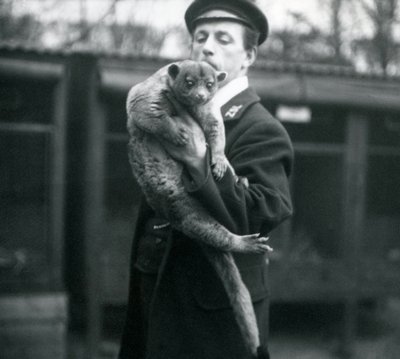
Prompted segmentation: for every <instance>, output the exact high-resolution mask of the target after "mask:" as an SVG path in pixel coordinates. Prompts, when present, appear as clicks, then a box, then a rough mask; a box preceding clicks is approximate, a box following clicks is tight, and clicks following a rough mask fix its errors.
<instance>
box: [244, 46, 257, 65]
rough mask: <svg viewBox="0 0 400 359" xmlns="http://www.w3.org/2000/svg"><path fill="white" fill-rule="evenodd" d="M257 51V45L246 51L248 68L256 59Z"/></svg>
mask: <svg viewBox="0 0 400 359" xmlns="http://www.w3.org/2000/svg"><path fill="white" fill-rule="evenodd" d="M257 52H258V48H257V47H252V48H251V49H248V50H247V51H246V61H245V67H246V68H249V67H250V66H251V65H253V63H254V61H256V57H257Z"/></svg>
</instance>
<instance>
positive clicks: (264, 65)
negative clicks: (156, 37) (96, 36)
mask: <svg viewBox="0 0 400 359" xmlns="http://www.w3.org/2000/svg"><path fill="white" fill-rule="evenodd" d="M2 51H3V52H14V53H19V54H23V53H26V54H33V55H47V56H61V57H64V56H70V55H71V54H74V53H82V54H89V55H93V56H97V57H99V58H104V59H115V60H120V61H124V60H127V61H132V60H139V61H140V60H145V61H150V62H153V63H157V62H159V63H166V62H169V61H170V62H172V61H174V60H171V59H165V58H160V57H152V56H145V55H138V54H134V53H123V52H110V51H104V50H96V49H92V48H88V47H74V48H70V49H50V48H40V47H37V46H31V45H27V44H19V43H4V42H3V43H0V52H2ZM175 61H176V60H175ZM254 68H255V69H257V70H264V71H268V72H281V73H298V74H312V75H321V76H335V77H346V78H349V77H350V78H358V79H368V80H374V79H377V80H380V81H382V80H383V81H400V76H387V75H384V74H379V73H360V72H357V71H356V70H355V69H353V68H352V67H349V66H338V65H331V64H317V63H297V62H285V61H265V60H259V61H257V62H256V64H255V66H254Z"/></svg>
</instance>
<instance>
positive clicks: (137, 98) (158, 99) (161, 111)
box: [127, 60, 267, 357]
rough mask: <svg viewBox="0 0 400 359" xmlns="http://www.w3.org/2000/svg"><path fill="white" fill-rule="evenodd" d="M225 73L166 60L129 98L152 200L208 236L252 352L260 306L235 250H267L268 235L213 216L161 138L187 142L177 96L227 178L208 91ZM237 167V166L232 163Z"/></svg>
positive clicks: (143, 182) (135, 158)
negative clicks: (238, 230) (191, 191)
mask: <svg viewBox="0 0 400 359" xmlns="http://www.w3.org/2000/svg"><path fill="white" fill-rule="evenodd" d="M224 78H225V74H221V73H218V72H217V71H215V70H214V69H213V68H212V67H211V66H210V65H208V64H207V63H204V62H194V61H191V60H185V61H182V62H179V63H174V64H171V65H168V66H166V67H164V68H162V69H161V70H159V71H158V72H156V73H155V74H154V75H153V76H151V77H150V78H148V79H147V80H145V81H144V82H142V83H140V84H138V85H136V86H134V87H133V88H132V89H131V90H130V91H129V94H128V98H127V114H128V122H127V128H128V131H129V134H130V140H129V145H128V149H129V160H130V164H131V167H132V171H133V173H134V176H135V177H136V179H137V181H138V183H139V185H140V186H141V188H142V190H143V192H144V194H145V196H146V199H147V201H148V203H149V205H150V206H151V207H152V208H153V209H154V210H155V211H156V213H158V214H159V215H161V216H163V217H164V218H166V219H167V220H168V221H170V223H171V225H172V227H173V228H175V229H177V230H179V231H181V232H182V233H184V234H185V235H187V236H188V237H190V238H193V239H195V240H197V241H199V243H201V244H202V248H203V250H204V252H205V254H206V256H207V258H208V260H209V261H210V262H211V264H212V265H213V266H214V268H215V270H216V272H217V274H218V275H219V277H220V278H221V280H222V283H223V285H224V287H225V290H226V292H227V295H228V297H229V299H230V302H231V305H232V307H233V310H234V313H235V317H236V320H237V322H238V325H239V328H240V330H241V333H242V336H243V338H244V341H245V344H246V345H247V347H248V349H249V352H250V353H251V355H253V356H254V357H257V348H258V347H259V345H260V342H259V334H258V328H257V322H256V317H255V314H254V308H253V305H252V302H251V298H250V294H249V292H248V290H247V288H246V286H245V285H244V284H243V281H242V279H241V277H240V273H239V270H238V268H237V266H236V264H235V262H234V259H233V257H232V254H231V253H230V252H231V251H234V252H242V253H263V252H265V251H266V250H267V249H266V245H265V241H266V240H267V239H266V238H260V237H259V235H258V234H251V235H243V236H240V235H236V234H234V233H231V232H230V231H228V230H227V229H226V228H225V227H224V226H222V225H221V224H220V223H218V222H217V221H216V220H215V219H213V218H212V217H211V216H210V215H209V214H208V213H207V211H206V210H205V209H204V208H203V207H202V206H201V205H200V203H198V202H197V201H196V200H195V199H194V198H193V197H191V196H190V195H188V194H187V192H186V191H185V188H184V185H183V182H182V171H183V166H182V164H180V163H178V162H177V161H175V160H174V159H173V158H172V157H170V156H169V155H168V153H167V152H166V151H165V150H164V148H163V146H162V145H161V143H160V141H159V139H163V140H168V141H171V142H172V143H174V144H176V145H181V146H182V151H184V145H185V144H186V142H187V132H186V128H185V126H184V124H179V123H177V122H176V121H175V120H174V119H173V118H172V115H173V114H174V108H173V106H172V105H171V103H170V101H169V100H168V96H171V94H172V96H174V98H175V99H176V100H178V101H179V102H180V103H181V104H182V105H184V106H185V108H186V109H187V110H188V111H189V112H190V113H191V114H192V116H193V117H194V118H195V119H196V120H197V121H198V122H199V124H200V125H201V127H202V128H203V131H204V134H205V137H206V139H207V142H208V143H209V145H210V148H211V154H212V163H213V174H214V176H215V177H216V178H217V179H218V178H221V177H222V176H223V174H224V172H225V171H226V170H227V167H228V166H229V162H228V161H227V160H226V158H225V155H224V146H225V138H224V127H223V123H222V118H220V119H219V118H217V117H215V116H213V115H212V111H211V109H210V101H209V100H210V99H211V98H212V97H213V95H214V93H215V92H216V90H217V87H218V81H220V80H223V79H224ZM230 170H231V169H230Z"/></svg>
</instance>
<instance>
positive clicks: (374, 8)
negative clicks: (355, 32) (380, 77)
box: [355, 0, 400, 74]
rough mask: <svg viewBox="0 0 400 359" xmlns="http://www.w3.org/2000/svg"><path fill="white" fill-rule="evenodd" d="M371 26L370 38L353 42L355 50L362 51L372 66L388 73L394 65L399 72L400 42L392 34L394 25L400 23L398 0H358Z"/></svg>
mask: <svg viewBox="0 0 400 359" xmlns="http://www.w3.org/2000/svg"><path fill="white" fill-rule="evenodd" d="M358 1H359V3H360V5H361V6H362V8H363V10H364V12H365V14H366V15H367V17H368V19H369V20H370V22H371V24H372V26H373V30H374V33H373V36H372V38H363V39H360V40H358V41H356V42H355V50H356V51H361V52H363V53H364V56H365V57H366V58H367V59H368V60H369V61H368V62H369V65H370V66H371V67H372V68H377V69H378V70H379V71H381V72H382V73H384V74H388V73H389V72H390V70H391V67H392V70H393V68H394V67H396V70H397V72H400V68H399V64H398V60H399V55H400V43H399V41H398V40H396V39H395V38H394V36H393V33H394V26H395V25H396V24H399V23H400V19H399V15H398V12H399V10H400V5H399V0H372V1H367V0H358Z"/></svg>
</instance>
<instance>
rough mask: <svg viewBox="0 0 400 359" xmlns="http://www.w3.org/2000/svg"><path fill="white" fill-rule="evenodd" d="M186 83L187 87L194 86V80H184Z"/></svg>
mask: <svg viewBox="0 0 400 359" xmlns="http://www.w3.org/2000/svg"><path fill="white" fill-rule="evenodd" d="M186 85H187V87H193V86H194V81H192V80H186Z"/></svg>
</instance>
